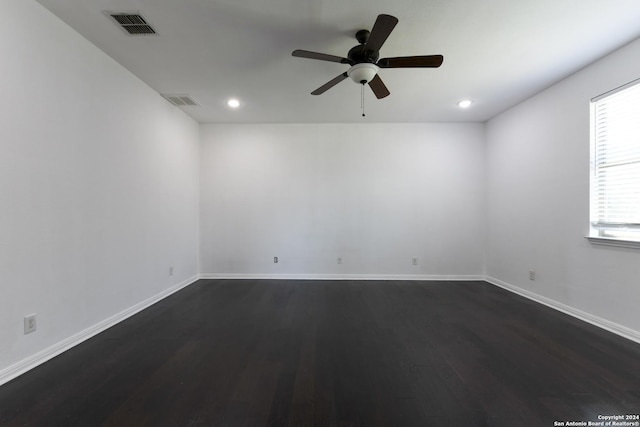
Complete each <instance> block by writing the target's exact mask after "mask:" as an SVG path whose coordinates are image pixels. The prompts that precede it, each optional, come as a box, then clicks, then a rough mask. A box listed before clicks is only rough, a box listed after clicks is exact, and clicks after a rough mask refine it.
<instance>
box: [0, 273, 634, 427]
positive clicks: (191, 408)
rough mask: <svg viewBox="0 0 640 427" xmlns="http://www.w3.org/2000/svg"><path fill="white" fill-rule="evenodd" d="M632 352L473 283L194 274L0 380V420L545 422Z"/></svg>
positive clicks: (628, 409)
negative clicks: (184, 284)
mask: <svg viewBox="0 0 640 427" xmlns="http://www.w3.org/2000/svg"><path fill="white" fill-rule="evenodd" d="M638 412H640V345H638V344H636V343H633V342H631V341H628V340H625V339H623V338H620V337H618V336H615V335H612V334H610V333H608V332H606V331H603V330H601V329H599V328H596V327H594V326H592V325H589V324H586V323H584V322H581V321H579V320H577V319H574V318H571V317H568V316H566V315H564V314H562V313H559V312H557V311H554V310H552V309H550V308H548V307H545V306H541V305H539V304H536V303H534V302H532V301H529V300H526V299H524V298H521V297H519V296H517V295H515V294H512V293H509V292H507V291H505V290H503V289H500V288H496V287H494V286H492V285H489V284H487V283H484V282H413V281H412V282H401V281H380V282H359V281H335V282H332V281H294V280H291V281H278V280H261V281H256V280H201V281H199V282H198V283H196V284H194V285H192V286H190V287H188V288H186V289H183V290H182V291H180V292H177V293H175V294H174V295H172V296H171V297H169V298H167V299H165V300H163V301H161V302H159V303H157V304H155V305H154V306H152V307H150V308H149V309H147V310H144V311H142V312H140V313H138V314H137V315H135V316H133V317H131V318H130V319H127V320H126V321H124V322H122V323H120V324H118V325H116V326H114V327H113V328H110V329H109V330H107V331H105V332H103V333H101V334H99V335H97V336H96V337H94V338H92V339H90V340H88V341H86V342H85V343H83V344H81V345H79V346H77V347H75V348H73V349H71V350H69V351H67V352H65V353H64V354H62V355H60V356H58V357H56V358H54V359H52V360H51V361H49V362H47V363H45V364H43V365H41V366H39V367H38V368H36V369H33V370H32V371H30V372H28V373H26V374H24V375H23V376H21V377H19V378H17V379H16V380H14V381H11V382H9V383H7V384H5V385H4V386H2V387H0V425H2V426H65V427H66V426H100V425H102V426H126V425H136V426H176V425H180V426H233V427H237V426H367V427H370V426H414V425H415V426H442V425H455V426H512V425H530V426H551V425H553V422H554V421H555V420H560V421H566V420H577V421H597V416H598V415H599V414H637V413H638Z"/></svg>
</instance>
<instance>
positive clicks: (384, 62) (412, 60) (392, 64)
mask: <svg viewBox="0 0 640 427" xmlns="http://www.w3.org/2000/svg"><path fill="white" fill-rule="evenodd" d="M442 61H444V57H443V56H442V55H424V56H399V57H396V58H382V59H381V60H379V61H378V63H377V64H376V65H377V66H378V67H380V68H438V67H439V66H441V65H442Z"/></svg>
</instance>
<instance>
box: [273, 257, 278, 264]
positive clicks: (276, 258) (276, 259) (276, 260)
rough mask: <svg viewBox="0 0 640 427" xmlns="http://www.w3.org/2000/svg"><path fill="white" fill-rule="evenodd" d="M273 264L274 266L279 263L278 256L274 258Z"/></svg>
mask: <svg viewBox="0 0 640 427" xmlns="http://www.w3.org/2000/svg"><path fill="white" fill-rule="evenodd" d="M273 263H274V264H277V263H278V257H277V256H274V257H273Z"/></svg>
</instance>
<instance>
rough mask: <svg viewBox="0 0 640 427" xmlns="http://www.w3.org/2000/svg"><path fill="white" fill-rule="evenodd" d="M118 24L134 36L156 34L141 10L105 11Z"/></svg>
mask: <svg viewBox="0 0 640 427" xmlns="http://www.w3.org/2000/svg"><path fill="white" fill-rule="evenodd" d="M105 13H106V14H107V15H109V16H110V17H111V18H112V19H113V20H114V21H115V22H116V23H117V24H118V25H120V26H121V27H122V29H123V30H125V31H126V32H127V33H128V34H130V35H132V36H145V35H149V34H156V30H154V29H153V28H152V27H151V25H149V24H148V23H147V20H146V19H144V18H143V17H142V15H141V14H140V12H105Z"/></svg>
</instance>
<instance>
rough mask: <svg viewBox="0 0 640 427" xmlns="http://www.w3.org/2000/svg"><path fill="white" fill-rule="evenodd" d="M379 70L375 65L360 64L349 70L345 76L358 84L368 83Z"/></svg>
mask: <svg viewBox="0 0 640 427" xmlns="http://www.w3.org/2000/svg"><path fill="white" fill-rule="evenodd" d="M378 70H379V68H378V67H377V66H376V65H375V64H370V63H362V64H356V65H354V66H352V67H351V68H349V71H347V75H348V76H349V77H351V80H353V81H354V82H356V83H358V84H365V83H369V82H370V81H371V80H373V78H374V77H375V76H376V74H378Z"/></svg>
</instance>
